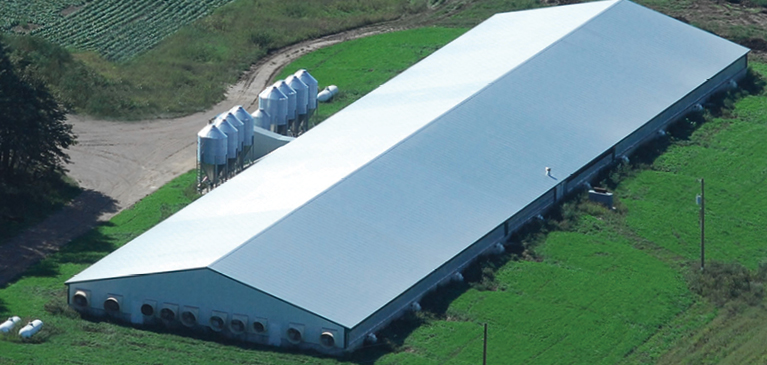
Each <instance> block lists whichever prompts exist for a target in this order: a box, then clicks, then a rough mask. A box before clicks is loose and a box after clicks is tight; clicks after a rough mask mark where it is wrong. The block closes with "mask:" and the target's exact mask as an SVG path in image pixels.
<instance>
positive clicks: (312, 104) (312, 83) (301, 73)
mask: <svg viewBox="0 0 767 365" xmlns="http://www.w3.org/2000/svg"><path fill="white" fill-rule="evenodd" d="M295 75H296V77H298V78H299V79H300V80H301V81H303V82H304V84H306V86H308V87H309V105H308V107H309V110H315V109H317V92H318V91H319V83H318V82H317V79H315V78H314V77H313V76H312V75H311V74H310V73H309V72H308V71H306V70H298V71H297V72H296V73H295Z"/></svg>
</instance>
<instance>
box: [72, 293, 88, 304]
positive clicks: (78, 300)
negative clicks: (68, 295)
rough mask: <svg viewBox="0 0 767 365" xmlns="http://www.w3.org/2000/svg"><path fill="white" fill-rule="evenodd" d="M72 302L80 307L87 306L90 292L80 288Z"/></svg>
mask: <svg viewBox="0 0 767 365" xmlns="http://www.w3.org/2000/svg"><path fill="white" fill-rule="evenodd" d="M72 302H73V303H74V304H75V306H77V307H79V308H85V307H87V306H88V293H86V292H84V291H82V290H78V291H77V292H75V295H74V297H73V298H72Z"/></svg>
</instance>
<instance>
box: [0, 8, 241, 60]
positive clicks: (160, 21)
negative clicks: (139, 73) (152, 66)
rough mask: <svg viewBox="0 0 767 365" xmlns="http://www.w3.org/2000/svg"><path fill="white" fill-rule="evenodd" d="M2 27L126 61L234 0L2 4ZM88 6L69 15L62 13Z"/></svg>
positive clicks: (108, 57)
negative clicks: (23, 28) (28, 28)
mask: <svg viewBox="0 0 767 365" xmlns="http://www.w3.org/2000/svg"><path fill="white" fill-rule="evenodd" d="M0 1H2V2H3V5H2V6H0V15H2V16H3V17H2V18H3V20H2V21H3V25H2V27H0V31H8V30H10V29H11V28H12V27H14V26H16V25H19V24H27V23H33V24H35V25H36V26H40V27H39V28H37V29H34V30H32V32H31V33H32V34H34V35H38V36H41V37H43V38H46V39H48V40H50V41H52V42H54V43H57V44H60V45H62V46H65V47H71V48H75V49H78V50H86V51H95V52H98V53H100V54H101V55H102V56H104V57H106V58H107V59H110V60H113V61H122V60H126V59H128V58H131V57H132V56H134V55H136V54H138V53H141V52H143V51H146V50H148V49H150V48H152V47H153V46H154V45H155V44H157V43H158V42H160V41H161V40H162V39H163V38H165V37H167V36H168V35H170V34H172V33H174V32H175V31H177V30H178V29H179V28H181V27H182V26H184V25H186V24H188V23H189V22H192V21H194V20H196V19H199V18H201V17H203V16H205V15H207V14H208V13H210V12H211V11H212V10H214V9H215V8H217V7H219V6H221V5H224V4H226V3H228V2H230V1H232V0H92V1H88V2H87V3H86V2H85V1H84V0H46V1H40V0H38V1H29V0H26V1H25V0H10V3H8V4H7V5H8V6H6V2H7V1H9V0H0ZM78 5H84V7H82V9H79V10H78V11H76V12H74V13H72V14H68V15H65V14H64V13H62V10H64V9H67V8H71V7H72V6H78Z"/></svg>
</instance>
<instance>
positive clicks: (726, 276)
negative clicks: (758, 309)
mask: <svg viewBox="0 0 767 365" xmlns="http://www.w3.org/2000/svg"><path fill="white" fill-rule="evenodd" d="M762 266H763V265H760V270H759V272H757V274H756V275H754V274H753V273H752V272H751V271H749V270H748V269H747V268H746V267H744V266H743V265H741V264H739V263H721V262H716V261H714V262H710V263H708V264H707V265H706V268H705V270H700V268H699V267H698V266H697V265H692V268H691V272H690V274H689V276H688V282H689V286H690V290H692V291H693V292H695V293H697V294H699V295H701V296H702V297H704V298H706V299H708V300H710V301H711V302H712V303H714V304H715V305H716V306H718V307H725V305H727V308H728V310H733V308H738V307H739V304H748V305H751V306H753V305H757V304H759V303H761V302H762V298H764V285H763V284H762V283H761V282H760V281H759V278H760V276H762V275H764V273H763V272H762V271H764V270H765V269H763V268H762ZM728 303H732V304H728Z"/></svg>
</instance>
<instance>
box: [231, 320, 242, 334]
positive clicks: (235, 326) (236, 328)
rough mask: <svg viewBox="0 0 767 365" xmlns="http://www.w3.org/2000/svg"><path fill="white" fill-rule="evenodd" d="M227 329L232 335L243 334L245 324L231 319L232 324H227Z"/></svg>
mask: <svg viewBox="0 0 767 365" xmlns="http://www.w3.org/2000/svg"><path fill="white" fill-rule="evenodd" d="M229 329H230V330H231V331H232V333H243V332H244V331H245V323H243V322H242V321H241V320H239V319H233V320H232V322H230V323H229Z"/></svg>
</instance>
